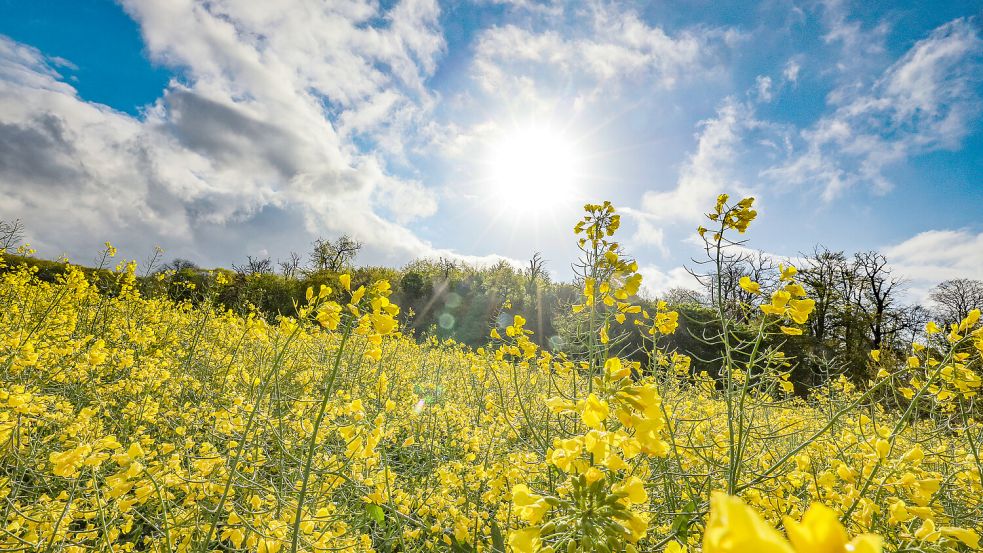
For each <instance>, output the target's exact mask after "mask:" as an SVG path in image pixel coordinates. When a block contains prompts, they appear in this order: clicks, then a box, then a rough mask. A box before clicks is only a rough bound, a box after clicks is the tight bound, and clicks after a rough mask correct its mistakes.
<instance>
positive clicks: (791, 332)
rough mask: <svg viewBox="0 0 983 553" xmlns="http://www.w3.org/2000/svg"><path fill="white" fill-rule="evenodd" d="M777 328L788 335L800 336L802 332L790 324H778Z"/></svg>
mask: <svg viewBox="0 0 983 553" xmlns="http://www.w3.org/2000/svg"><path fill="white" fill-rule="evenodd" d="M778 328H779V329H781V331H782V334H788V335H789V336H800V335H801V334H802V329H801V328H795V327H791V326H780V327H778Z"/></svg>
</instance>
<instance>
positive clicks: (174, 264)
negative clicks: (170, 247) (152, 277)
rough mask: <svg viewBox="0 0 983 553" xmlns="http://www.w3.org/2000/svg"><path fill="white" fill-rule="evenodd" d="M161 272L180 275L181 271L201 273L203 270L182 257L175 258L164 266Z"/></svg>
mask: <svg viewBox="0 0 983 553" xmlns="http://www.w3.org/2000/svg"><path fill="white" fill-rule="evenodd" d="M160 270H161V271H174V272H175V273H179V272H181V271H200V270H201V268H200V267H198V265H197V264H196V263H195V262H193V261H190V260H187V259H184V258H181V257H175V258H174V259H172V260H171V261H170V262H168V263H165V264H164V265H162V266H161V268H160Z"/></svg>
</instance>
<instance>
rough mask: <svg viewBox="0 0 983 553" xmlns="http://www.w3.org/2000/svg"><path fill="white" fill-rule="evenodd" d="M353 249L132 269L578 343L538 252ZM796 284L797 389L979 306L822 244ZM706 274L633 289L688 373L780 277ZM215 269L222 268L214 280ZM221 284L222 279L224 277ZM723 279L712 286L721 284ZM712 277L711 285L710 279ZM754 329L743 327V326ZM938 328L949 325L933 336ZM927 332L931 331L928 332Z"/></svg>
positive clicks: (181, 290) (201, 296) (425, 328)
mask: <svg viewBox="0 0 983 553" xmlns="http://www.w3.org/2000/svg"><path fill="white" fill-rule="evenodd" d="M22 237H23V225H22V224H21V223H20V222H15V223H3V225H2V226H0V247H2V248H3V249H4V250H6V251H8V252H10V251H14V250H15V249H16V247H17V245H18V241H19V240H21V239H22ZM361 248H362V244H361V243H359V242H358V241H357V240H355V239H354V238H352V237H350V236H341V237H338V238H335V239H327V238H320V239H318V240H315V241H314V242H313V244H312V245H311V248H310V251H308V252H307V253H306V254H303V255H302V254H298V253H295V252H290V253H289V254H288V255H287V256H286V258H284V259H277V260H275V261H274V260H273V259H272V258H270V257H254V256H249V257H247V259H246V260H245V261H244V262H242V263H241V264H238V263H237V264H233V266H232V267H231V269H224V268H220V269H205V268H202V267H200V266H198V265H197V264H195V263H193V262H191V261H188V260H185V259H173V260H171V261H169V262H167V263H163V264H158V259H159V254H160V252H159V251H158V255H155V256H154V258H153V259H151V260H150V261H149V262H148V263H147V264H146V265H147V266H146V267H145V268H144V270H143V272H142V273H141V274H140V276H139V278H138V285H139V287H140V290H141V293H143V294H144V295H147V296H155V297H160V296H167V297H169V298H170V299H172V300H174V301H186V302H191V303H201V302H205V301H208V302H213V303H214V304H215V305H216V306H218V307H219V308H221V309H229V310H232V311H235V312H237V313H243V314H244V313H249V312H253V313H258V314H260V315H261V316H265V317H267V318H269V319H270V320H273V319H275V318H276V317H277V316H279V315H293V314H294V313H295V305H297V304H298V303H301V302H303V300H304V294H305V292H306V290H307V288H308V287H314V288H315V289H318V288H319V287H320V286H321V285H326V286H328V287H331V288H333V289H334V290H336V291H337V290H340V286H339V282H338V275H340V274H341V273H350V274H351V275H352V282H353V285H356V286H357V285H359V284H366V283H369V282H372V281H375V280H378V279H381V278H384V279H387V280H389V282H390V283H391V284H392V286H393V295H392V300H393V301H395V302H396V303H397V304H398V305H400V307H401V308H402V311H401V313H400V319H401V322H402V324H403V327H404V328H405V329H406V331H407V332H410V333H412V334H414V335H415V336H416V337H417V338H418V339H420V340H426V339H429V338H431V337H434V338H439V339H453V340H455V341H457V342H460V343H463V344H467V345H469V346H472V347H476V348H477V347H481V346H484V345H486V344H487V343H488V341H489V338H488V336H489V331H490V329H491V328H493V327H495V326H500V325H504V324H507V321H511V318H512V316H513V315H516V314H518V315H522V316H523V317H524V318H525V319H526V321H527V328H529V329H531V330H533V331H534V332H535V334H534V336H533V339H534V340H535V341H536V342H537V343H539V344H540V345H541V346H543V347H546V348H550V349H551V350H553V351H556V352H564V351H568V352H569V351H573V350H575V349H576V348H577V347H578V346H577V339H578V334H577V333H578V330H577V329H578V317H579V315H577V314H575V313H572V312H571V309H570V307H571V305H572V304H573V303H575V302H576V299H577V298H578V296H579V293H580V290H581V288H582V286H583V283H582V281H577V280H575V281H574V282H556V281H553V280H552V279H551V278H550V275H549V272H548V270H547V265H546V260H544V259H543V257H542V256H541V255H540V254H538V253H537V254H534V255H533V256H532V258H531V259H530V260H529V261H528V263H527V264H526V265H525V266H524V267H516V266H514V265H512V264H510V263H507V262H505V261H501V262H499V263H496V264H492V265H487V266H476V265H469V264H466V263H462V262H460V261H457V260H452V259H447V258H443V259H421V260H416V261H413V262H411V263H409V264H407V265H406V266H404V267H402V268H399V269H395V268H388V267H373V266H358V265H357V264H356V261H357V257H358V254H359V252H360V250H361ZM4 257H5V259H4V263H3V264H4V265H6V266H7V267H6V268H5V269H2V270H10V268H11V267H14V266H16V265H17V264H21V263H26V264H31V265H33V266H34V267H35V268H36V270H37V274H38V277H39V278H41V279H42V280H51V281H53V280H55V279H56V278H58V275H59V274H61V273H62V272H64V264H62V263H59V262H53V261H46V260H41V259H36V258H33V257H30V256H26V255H16V254H11V253H7V254H5V256H4ZM795 264H796V266H797V268H798V275H797V278H798V281H799V282H800V283H801V284H802V286H804V287H805V289H806V291H807V292H808V295H809V297H810V298H812V299H814V300H815V302H816V306H815V310H814V312H813V314H812V316H811V317H810V319H809V321H808V323H807V326H806V328H804V329H803V330H804V332H803V334H802V335H801V336H783V337H781V340H782V343H780V344H775V347H780V348H781V349H782V350H783V351H785V352H786V353H787V354H788V355H789V356H790V357H792V358H795V359H796V360H797V361H798V363H797V364H796V372H795V374H794V379H795V380H796V382H797V383H798V384H801V385H804V386H805V388H808V387H809V386H813V385H817V384H819V383H822V382H824V381H826V380H828V379H829V378H830V377H831V376H839V375H840V374H842V375H845V376H846V377H848V378H850V379H851V380H854V381H856V382H862V381H864V380H866V379H869V378H871V377H872V376H873V375H872V374H870V368H869V367H870V363H869V362H868V359H869V354H870V351H871V350H875V349H876V350H881V351H882V352H884V353H886V354H887V355H891V353H892V352H895V353H896V355H897V356H898V357H899V358H901V357H902V356H903V355H904V353H903V352H905V351H906V350H907V346H908V345H909V344H910V343H911V342H912V341H915V340H920V341H923V342H926V343H927V345H929V346H931V345H932V344H931V339H930V337H928V336H927V335H926V334H925V333H924V328H925V325H926V323H927V322H928V321H930V320H931V321H935V322H936V323H937V324H939V326H941V327H943V328H947V327H948V326H949V325H950V324H952V323H958V322H959V321H960V320H962V318H964V317H965V316H966V314H967V313H969V311H970V310H971V309H974V308H980V307H983V282H981V281H980V280H975V279H966V278H961V279H951V280H946V281H944V282H942V283H940V284H939V285H937V286H936V287H935V288H933V289H932V290H931V292H930V293H929V295H928V297H927V298H926V300H927V301H924V302H921V303H919V302H912V301H910V300H909V299H908V296H907V295H906V288H905V282H904V281H903V280H902V279H901V278H899V277H898V276H897V275H896V274H895V273H894V272H893V270H892V268H891V266H890V264H889V262H888V259H887V258H886V257H885V256H884V255H883V254H881V253H879V252H876V251H864V252H858V253H855V254H853V255H848V254H846V253H844V252H842V251H834V250H830V249H827V248H824V247H821V246H820V247H816V248H815V249H814V250H813V251H812V252H810V253H809V254H806V255H802V256H800V257H799V258H797V259H796V260H795ZM721 267H722V269H721V271H722V274H721V275H719V276H720V278H719V279H718V278H714V277H715V276H717V275H715V274H703V275H700V274H697V273H695V272H694V273H693V274H694V282H695V283H699V285H697V286H695V287H694V288H693V289H685V288H675V289H670V290H666V291H663V292H661V293H660V294H658V295H656V296H654V297H643V298H633V301H635V302H636V303H640V304H641V305H642V306H643V307H646V308H647V309H650V310H651V311H655V310H656V308H657V304H658V302H660V301H664V302H666V304H667V305H668V306H669V307H670V308H672V309H675V310H676V311H678V312H679V313H680V330H679V331H678V332H677V333H676V334H674V335H673V336H668V337H663V338H660V340H663V341H664V342H665V343H660V346H664V347H666V348H668V349H669V350H675V351H678V352H679V353H681V354H686V355H689V356H691V357H692V358H693V362H692V365H691V370H692V371H694V372H698V371H701V370H707V372H709V373H710V374H715V371H714V370H713V369H712V368H710V367H707V366H706V365H705V363H703V360H711V359H715V358H716V353H717V352H716V348H717V346H715V345H714V344H713V343H711V342H709V341H708V340H707V339H706V337H707V336H712V335H714V328H713V325H715V324H719V323H716V322H715V321H716V320H717V319H716V317H715V314H716V313H717V311H718V310H723V311H724V312H725V314H726V315H727V316H728V317H729V318H730V319H731V320H734V321H737V322H738V325H739V327H738V331H739V330H740V325H743V326H744V327H745V328H747V329H750V328H751V327H752V325H754V324H755V322H756V321H757V320H759V319H758V317H760V316H761V312H760V310H759V309H758V308H757V307H758V306H759V305H760V304H761V302H767V301H768V292H769V290H770V289H774V288H775V287H777V284H778V276H779V270H778V263H777V260H775V259H773V258H771V257H769V256H767V255H765V254H763V253H761V252H754V251H746V250H741V251H740V252H739V253H736V254H732V255H730V256H729V257H728V258H727V259H725V260H724V263H723V264H722V265H721ZM87 271H88V272H89V274H90V276H91V278H92V279H93V280H94V281H98V282H101V283H103V285H104V286H105V287H106V291H107V293H112V292H113V290H112V282H113V279H112V272H111V271H108V270H106V269H105V268H99V267H97V268H90V269H88V270H87ZM220 275H221V277H219V276H220ZM744 276H747V277H750V278H751V280H753V281H755V282H758V283H760V285H761V288H762V290H763V292H764V293H762V294H754V293H752V292H749V291H747V290H745V289H744V288H742V287H741V286H740V284H739V283H740V279H741V277H744ZM220 283H221V284H220ZM717 283H719V284H717ZM715 286H720V288H721V289H720V290H716V289H715V288H714V287H715ZM633 322H634V320H633V319H631V318H630V319H629V320H628V321H626V324H624V325H622V326H621V330H620V333H621V335H620V336H619V344H621V348H622V349H623V351H622V354H623V355H625V356H627V357H629V358H635V359H638V360H641V361H643V362H645V363H646V364H649V365H651V364H652V362H653V360H651V359H648V358H647V354H646V351H647V350H648V348H646V347H645V340H646V336H645V333H644V329H643V328H641V327H639V326H637V325H635V324H632V323H633ZM749 332H750V330H749ZM942 336H944V333H942ZM934 339H936V340H938V339H944V337H943V338H939V335H936V336H935V337H934Z"/></svg>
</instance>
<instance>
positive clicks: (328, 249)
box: [311, 234, 362, 273]
mask: <svg viewBox="0 0 983 553" xmlns="http://www.w3.org/2000/svg"><path fill="white" fill-rule="evenodd" d="M361 249H362V243H361V242H358V241H356V240H354V239H353V238H352V237H351V236H348V235H347V234H343V235H341V236H340V237H339V238H338V239H337V240H334V241H332V240H327V239H322V238H318V239H317V240H315V241H314V247H313V249H312V251H311V268H312V269H313V270H315V271H331V272H334V273H339V272H341V271H342V270H344V269H345V268H346V267H348V266H349V265H351V263H352V261H354V260H355V256H356V255H358V252H359V250H361Z"/></svg>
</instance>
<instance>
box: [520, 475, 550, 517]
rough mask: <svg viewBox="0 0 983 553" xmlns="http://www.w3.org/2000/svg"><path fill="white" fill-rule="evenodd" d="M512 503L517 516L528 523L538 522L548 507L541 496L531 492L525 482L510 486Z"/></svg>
mask: <svg viewBox="0 0 983 553" xmlns="http://www.w3.org/2000/svg"><path fill="white" fill-rule="evenodd" d="M512 504H513V505H515V508H516V514H517V515H518V516H519V518H521V519H522V520H524V521H526V522H528V523H529V524H539V521H541V520H543V515H545V514H546V512H547V511H549V509H550V506H549V504H547V503H546V500H545V499H543V496H541V495H539V494H535V493H533V492H532V491H530V490H529V487H528V486H526V485H525V484H516V485H515V487H513V488H512Z"/></svg>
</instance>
